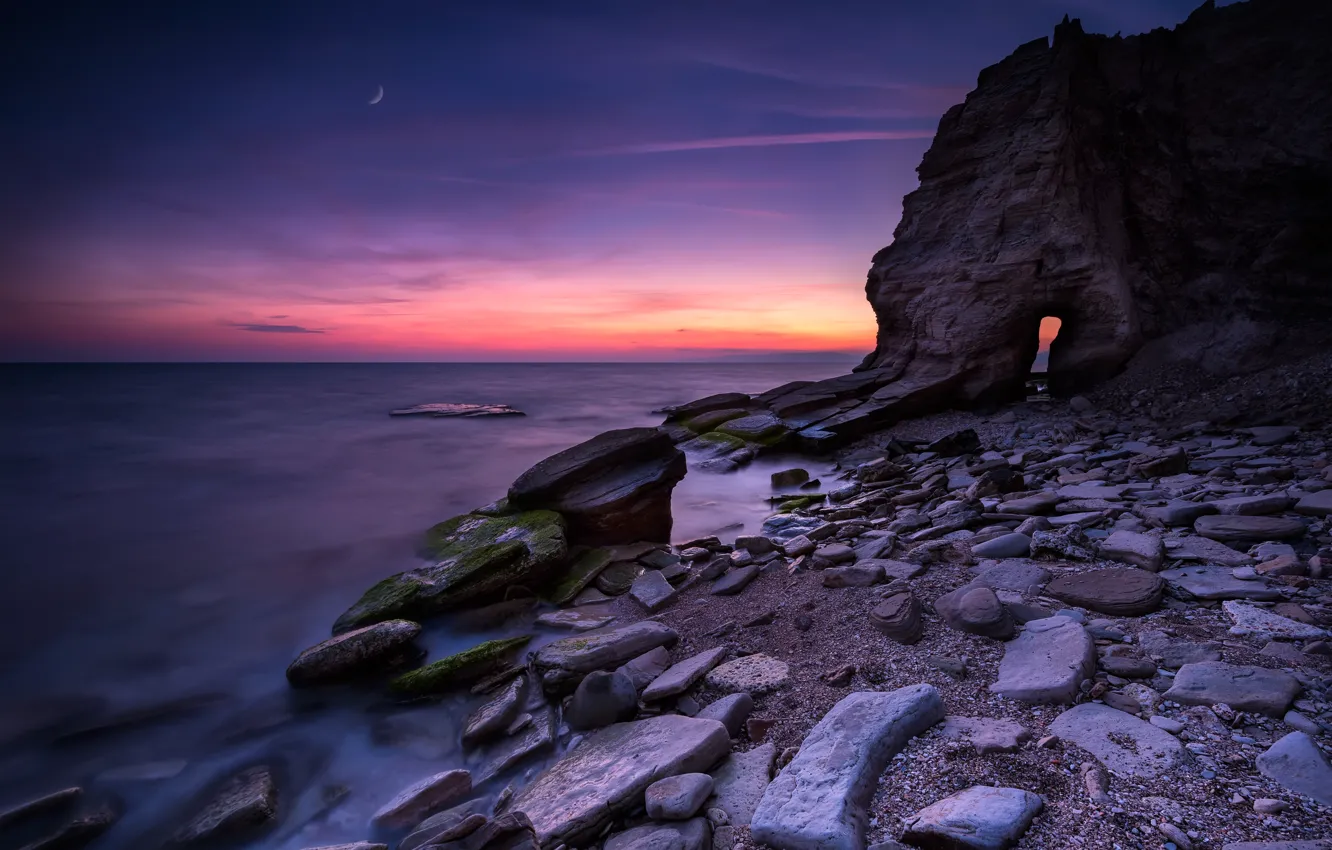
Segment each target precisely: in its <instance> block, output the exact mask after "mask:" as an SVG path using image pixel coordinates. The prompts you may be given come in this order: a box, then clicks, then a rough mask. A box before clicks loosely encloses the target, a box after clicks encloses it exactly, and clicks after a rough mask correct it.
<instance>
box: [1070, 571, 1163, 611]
mask: <svg viewBox="0 0 1332 850" xmlns="http://www.w3.org/2000/svg"><path fill="white" fill-rule="evenodd" d="M1045 592H1046V593H1047V594H1049V595H1050V596H1053V597H1054V598H1056V599H1058V600H1060V601H1061V602H1066V603H1068V604H1069V605H1077V606H1079V607H1081V608H1086V609H1088V610H1090V611H1097V612H1099V613H1101V614H1109V615H1111V616H1113V617H1136V616H1140V615H1142V614H1150V613H1151V612H1153V611H1155V610H1156V609H1157V608H1158V607H1159V606H1160V604H1161V597H1162V596H1163V595H1164V593H1165V581H1163V580H1162V579H1161V578H1160V577H1159V576H1158V575H1156V574H1155V573H1149V572H1147V571H1146V570H1139V569H1133V568H1131V567H1107V568H1104V569H1099V570H1091V571H1089V572H1081V573H1074V574H1064V575H1061V576H1059V577H1057V578H1056V579H1054V581H1051V582H1050V583H1049V584H1047V585H1046V586H1045Z"/></svg>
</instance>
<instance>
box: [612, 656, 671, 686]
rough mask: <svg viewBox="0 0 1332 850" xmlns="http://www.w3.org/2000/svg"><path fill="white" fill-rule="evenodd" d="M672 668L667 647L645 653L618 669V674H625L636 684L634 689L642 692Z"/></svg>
mask: <svg viewBox="0 0 1332 850" xmlns="http://www.w3.org/2000/svg"><path fill="white" fill-rule="evenodd" d="M670 666H671V654H670V653H669V652H667V651H666V649H665V647H661V646H659V647H657V648H656V649H653V650H650V651H648V652H645V653H643V654H642V655H640V656H638V657H637V658H632V659H630V660H629V661H627V662H626V663H624V664H622V665H621V666H620V667H619V668H617V669H616V672H618V673H623V674H624V675H626V676H628V677H629V680H630V681H632V682H633V683H634V687H635V688H637V689H638V690H639V691H640V692H641V691H642V690H643V689H644V688H646V687H647V686H648V685H650V684H652V681H653V680H654V679H656V678H657V677H658V676H660V675H661V674H662V673H665V672H666V669H667V668H668V667H670Z"/></svg>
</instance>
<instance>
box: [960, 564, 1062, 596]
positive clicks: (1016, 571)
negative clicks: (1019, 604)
mask: <svg viewBox="0 0 1332 850" xmlns="http://www.w3.org/2000/svg"><path fill="white" fill-rule="evenodd" d="M972 583H973V584H983V585H985V586H986V587H988V588H991V589H993V590H1011V591H1014V592H1017V593H1026V594H1036V593H1040V592H1041V588H1043V587H1045V585H1047V584H1049V583H1050V571H1049V570H1047V569H1045V568H1044V567H1042V566H1039V565H1037V564H1033V563H1031V562H1030V561H1001V562H999V563H997V564H992V565H990V566H983V567H982V569H980V571H979V572H977V573H976V578H975V580H974V581H973V582H972Z"/></svg>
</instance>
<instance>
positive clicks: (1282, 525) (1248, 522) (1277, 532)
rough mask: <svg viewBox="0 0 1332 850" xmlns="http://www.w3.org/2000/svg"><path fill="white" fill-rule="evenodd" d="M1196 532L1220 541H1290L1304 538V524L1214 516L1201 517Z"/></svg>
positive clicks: (1195, 526)
mask: <svg viewBox="0 0 1332 850" xmlns="http://www.w3.org/2000/svg"><path fill="white" fill-rule="evenodd" d="M1193 529H1194V531H1197V532H1198V533H1199V534H1201V535H1202V536H1203V537H1207V538H1209V539H1211V540H1219V541H1223V542H1224V541H1230V540H1234V541H1240V540H1288V539H1290V538H1293V537H1302V536H1304V532H1305V525H1304V523H1302V522H1300V521H1299V520H1297V519H1286V518H1285V517H1273V516H1222V515H1220V514H1216V515H1213V516H1204V517H1199V518H1198V520H1197V521H1196V522H1194V524H1193Z"/></svg>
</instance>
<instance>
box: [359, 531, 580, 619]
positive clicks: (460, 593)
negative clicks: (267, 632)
mask: <svg viewBox="0 0 1332 850" xmlns="http://www.w3.org/2000/svg"><path fill="white" fill-rule="evenodd" d="M426 548H427V549H428V550H429V551H430V554H431V556H432V557H433V558H434V562H433V563H431V564H429V565H427V566H423V567H418V568H416V569H414V570H408V571H407V572H403V573H398V574H397V575H393V576H390V577H388V578H386V579H384V580H383V581H381V582H379V583H378V584H376V585H375V586H374V587H371V588H370V589H369V590H367V591H366V592H365V594H364V595H363V596H362V597H361V598H360V600H358V601H357V602H356V604H355V605H353V606H352V607H351V608H349V609H347V611H345V612H344V613H343V614H342V616H340V617H338V619H337V622H335V623H334V624H333V633H334V634H341V633H342V632H348V631H351V630H352V629H357V628H360V627H362V626H368V625H370V624H371V623H378V622H382V621H384V620H394V619H408V620H414V619H420V618H422V617H430V616H433V615H435V614H439V613H442V612H444V611H449V610H452V609H456V608H459V607H461V606H464V605H471V604H476V603H479V602H484V601H489V600H491V599H497V598H500V597H502V596H503V595H504V593H505V591H507V590H509V589H510V588H512V587H514V586H526V587H531V586H534V585H537V584H541V583H543V582H545V581H547V580H548V579H550V578H551V577H552V575H553V574H554V572H555V571H556V570H558V569H559V567H560V566H562V565H563V564H564V561H565V557H566V555H567V553H568V547H567V545H566V541H565V535H564V520H563V519H562V518H561V517H560V515H559V514H557V513H552V512H551V511H528V512H526V513H519V514H514V515H513V516H505V517H488V516H481V515H479V514H464V515H462V516H458V517H454V518H453V519H450V520H447V521H445V522H441V523H440V524H438V525H436V526H434V527H433V528H431V529H430V530H429V531H428V532H426Z"/></svg>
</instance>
